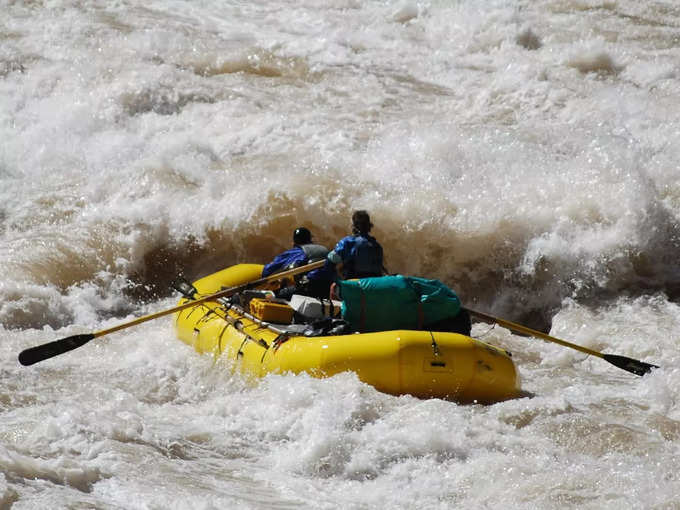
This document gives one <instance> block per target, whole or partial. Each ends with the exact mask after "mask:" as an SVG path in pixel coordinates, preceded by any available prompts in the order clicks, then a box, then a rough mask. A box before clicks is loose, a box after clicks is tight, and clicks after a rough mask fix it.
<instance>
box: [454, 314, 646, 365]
mask: <svg viewBox="0 0 680 510" xmlns="http://www.w3.org/2000/svg"><path fill="white" fill-rule="evenodd" d="M466 310H467V311H468V313H469V314H470V315H472V316H473V317H477V318H478V319H482V320H483V321H486V322H495V323H496V324H498V325H499V326H503V327H504V328H507V329H509V330H511V331H514V332H516V333H523V334H525V335H529V336H533V337H536V338H541V339H542V340H545V341H547V342H553V343H556V344H559V345H562V346H564V347H569V348H570V349H575V350H577V351H580V352H583V353H585V354H590V355H591V356H597V357H598V358H602V359H603V360H605V361H607V362H609V363H611V364H612V365H614V366H615V367H618V368H621V369H623V370H625V371H626V372H630V373H631V374H635V375H645V374H648V373H650V372H651V371H652V369H654V368H659V367H658V366H657V365H652V364H651V363H645V362H644V361H640V360H637V359H633V358H629V357H627V356H619V355H617V354H604V353H601V352H598V351H594V350H592V349H588V348H587V347H583V346H581V345H576V344H572V343H571V342H567V341H566V340H560V339H559V338H555V337H554V336H550V335H546V334H545V333H542V332H541V331H537V330H535V329H531V328H527V327H526V326H522V325H521V324H515V323H514V322H510V321H506V320H505V319H499V318H498V317H493V316H492V315H487V314H485V313H482V312H477V311H475V310H470V309H469V308H467V309H466Z"/></svg>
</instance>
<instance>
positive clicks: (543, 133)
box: [0, 0, 680, 510]
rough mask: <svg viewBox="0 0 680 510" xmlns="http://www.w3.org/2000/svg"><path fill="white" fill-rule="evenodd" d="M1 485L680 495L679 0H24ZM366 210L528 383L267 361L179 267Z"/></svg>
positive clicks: (6, 58)
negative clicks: (431, 384) (246, 374)
mask: <svg viewBox="0 0 680 510" xmlns="http://www.w3.org/2000/svg"><path fill="white" fill-rule="evenodd" d="M0 12H2V15H1V16H0V141H1V142H0V275H1V279H0V360H1V362H2V364H1V365H0V508H2V509H5V508H11V509H13V510H19V509H22V510H23V509H31V510H33V509H85V508H87V509H91V508H94V509H159V510H160V509H187V508H191V509H222V508H245V509H293V508H295V509H298V508H309V509H348V508H349V509H384V508H390V509H393V508H394V509H421V508H422V509H451V508H472V509H477V508H480V509H481V508H512V509H542V510H543V509H565V508H569V509H583V508H587V509H598V510H599V509H615V510H619V509H621V508H633V509H678V508H680V390H679V388H680V368H679V363H680V268H679V267H678V260H679V257H678V254H679V253H680V228H679V226H678V222H679V220H680V179H679V177H680V115H679V114H678V104H680V6H679V5H678V3H677V2H676V1H674V0H657V1H645V2H640V1H634V0H535V1H529V0H523V1H522V0H488V1H484V2H480V1H475V0H458V1H452V0H446V1H444V0H433V1H431V2H419V1H408V0H406V1H396V2H395V1H390V0H383V1H369V0H327V1H323V2H322V1H313V0H295V1H292V0H291V1H285V0H270V1H267V2H264V1H262V2H247V1H240V2H239V1H231V0H201V1H194V2H190V1H181V0H165V1H159V0H156V1H154V0H151V1H147V2H135V1H133V0H116V1H111V2H103V1H95V0H90V1H86V0H85V1H77V0H52V1H49V0H42V1H41V0H36V1H29V0H24V1H20V0H17V1H14V0H0ZM355 209H367V210H368V211H369V212H370V213H371V217H372V220H373V223H374V224H375V228H374V232H373V233H374V234H375V235H376V237H377V238H378V239H379V240H380V242H381V243H382V244H383V247H384V249H385V254H386V258H385V263H386V266H387V268H388V270H389V271H390V272H393V273H401V274H407V275H413V276H421V277H428V278H438V279H440V280H442V281H443V282H445V283H446V284H447V285H449V286H450V287H452V288H453V289H455V290H456V292H457V293H458V294H459V295H460V297H461V300H462V301H463V304H464V305H465V306H468V307H470V308H472V309H477V310H480V311H483V312H486V313H490V314H493V315H495V316H497V317H502V318H505V319H508V320H511V321H515V322H518V323H521V324H524V325H527V326H529V327H532V328H537V329H541V330H543V331H546V332H549V333H550V334H551V335H553V336H555V337H558V338H561V339H564V340H567V341H569V342H572V343H576V344H579V345H583V346H585V347H588V348H590V349H593V350H596V351H598V352H606V353H612V354H619V355H623V356H628V357H632V358H634V359H639V360H643V361H646V362H649V363H654V364H657V365H659V366H660V367H661V368H660V369H658V370H655V371H653V372H652V373H651V374H649V375H646V376H644V377H637V376H635V375H633V374H630V373H628V372H626V371H624V370H621V369H619V368H617V367H615V366H613V365H611V364H609V363H607V362H606V361H604V360H602V359H600V358H598V357H594V356H587V355H585V354H582V353H580V352H578V351H576V350H573V349H569V348H566V347H563V346H560V345H557V344H555V343H547V342H543V341H541V340H536V339H532V338H528V337H523V336H517V335H514V334H512V333H511V332H510V331H508V330H506V329H503V328H500V327H494V326H492V325H489V324H482V323H478V324H474V326H473V336H476V337H477V338H480V339H481V340H483V341H485V342H488V343H491V344H494V345H497V346H500V347H502V348H504V349H507V350H509V351H511V352H512V353H513V355H514V360H515V362H516V364H517V367H518V370H519V372H520V374H521V378H522V385H523V388H524V389H525V390H526V391H527V392H528V393H530V394H532V395H533V397H531V398H530V397H527V398H521V399H516V400H511V401H507V402H502V403H498V404H495V405H489V406H481V405H465V406H463V405H458V404H456V403H453V402H446V401H441V400H418V399H416V398H413V397H410V396H402V397H394V396H389V395H385V394H382V393H379V392H377V391H376V390H375V389H374V388H372V387H370V386H367V385H365V384H363V383H361V382H360V381H359V380H358V379H357V377H356V376H355V375H353V374H351V373H346V374H341V375H339V376H336V377H333V378H330V379H323V380H319V379H313V378H310V377H307V376H292V375H282V376H271V377H267V378H265V379H263V380H262V381H261V382H260V383H259V384H257V385H255V386H249V385H248V384H246V382H245V381H243V380H242V379H241V378H240V377H239V376H237V375H232V373H231V370H230V368H231V365H230V363H231V361H229V360H224V359H219V360H213V359H212V358H210V357H205V356H200V355H198V354H197V353H196V352H194V351H193V350H192V349H191V348H190V347H189V346H186V345H185V344H183V343H181V342H179V341H178V340H177V339H176V338H175V335H174V331H173V328H172V323H171V320H170V319H169V318H167V317H165V318H161V319H158V320H155V321H151V322H147V323H145V324H143V325H139V326H136V327H133V328H128V329H125V330H123V331H120V332H118V333H114V334H110V335H106V336H104V337H101V338H97V339H96V340H93V341H91V342H90V343H88V344H87V345H85V346H83V347H81V348H79V349H76V350H74V351H72V352H69V353H67V354H63V355H61V356H57V357H55V358H53V359H50V360H46V361H43V362H41V363H38V364H36V365H33V366H31V367H22V366H20V365H19V363H18V362H17V355H18V353H19V352H21V351H22V350H23V349H26V348H28V347H31V346H34V345H37V344H41V343H45V342H49V341H52V340H55V339H58V338H62V337H66V336H69V335H74V334H79V333H87V332H92V331H98V330H102V329H106V328H109V327H112V326H115V325H116V324H120V323H121V322H125V321H129V320H132V319H133V318H134V317H137V316H139V315H143V314H149V313H154V312H157V311H160V310H164V309H167V308H169V307H172V306H174V304H175V303H176V302H177V295H176V294H173V292H172V291H171V290H170V289H169V284H170V283H171V282H172V280H173V279H174V278H175V277H176V276H177V275H183V276H185V277H186V278H189V279H196V278H199V277H202V276H205V275H207V274H209V273H211V272H214V271H216V270H218V269H221V268H223V267H226V266H228V265H231V264H235V263H239V262H257V263H264V262H267V261H269V260H270V259H271V258H272V257H273V256H274V255H275V254H276V253H278V252H279V251H281V250H283V249H285V248H287V247H289V246H290V243H291V233H292V230H293V229H294V228H295V227H297V226H300V225H305V226H307V227H308V228H310V229H311V230H312V232H313V234H314V237H315V241H316V242H318V243H321V244H325V245H328V246H333V245H334V243H335V242H336V241H337V240H338V239H340V238H341V237H342V236H344V235H345V234H347V233H348V230H349V227H350V225H349V223H350V216H351V212H352V211H353V210H355Z"/></svg>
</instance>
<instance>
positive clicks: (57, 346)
mask: <svg viewBox="0 0 680 510" xmlns="http://www.w3.org/2000/svg"><path fill="white" fill-rule="evenodd" d="M325 263H326V261H325V260H319V261H317V262H312V263H311V264H306V265H304V266H300V267H296V268H293V269H289V270H288V271H283V272H281V273H275V274H272V275H269V276H266V277H264V278H259V279H257V280H253V281H249V282H246V283H243V284H241V285H237V286H235V287H229V288H228V289H223V290H221V291H219V292H215V293H214V294H210V295H209V296H204V297H202V298H200V299H195V300H190V301H187V302H186V303H182V304H181V305H177V306H173V307H172V308H168V309H167V310H162V311H160V312H156V313H152V314H150V315H145V316H143V317H138V318H136V319H134V320H131V321H129V322H124V323H123V324H118V325H117V326H114V327H112V328H108V329H102V330H101V331H96V332H94V333H87V334H83V335H74V336H69V337H66V338H62V339H60V340H54V341H53V342H49V343H46V344H42V345H36V346H35V347H31V348H29V349H26V350H24V351H21V353H19V363H21V364H22V365H25V366H26V365H33V364H34V363H37V362H39V361H43V360H46V359H49V358H53V357H55V356H58V355H60V354H64V353H65V352H68V351H72V350H73V349H77V348H78V347H81V346H83V345H85V344H86V343H87V342H89V341H90V340H92V339H94V338H97V337H100V336H104V335H108V334H109V333H113V332H115V331H120V330H121V329H126V328H130V327H132V326H137V325H138V324H142V323H143V322H147V321H150V320H153V319H157V318H159V317H163V316H165V315H170V314H171V313H176V312H181V311H182V310H185V309H187V308H193V307H194V306H198V305H200V304H202V303H205V302H206V301H215V300H217V299H219V298H223V297H228V296H231V295H234V294H236V293H238V292H242V291H244V290H246V289H248V288H252V287H258V286H260V285H263V284H265V283H269V282H273V281H276V280H281V279H283V278H286V277H288V276H294V275H296V274H301V273H306V272H308V271H312V270H314V269H318V268H320V267H322V266H323V265H324V264H325Z"/></svg>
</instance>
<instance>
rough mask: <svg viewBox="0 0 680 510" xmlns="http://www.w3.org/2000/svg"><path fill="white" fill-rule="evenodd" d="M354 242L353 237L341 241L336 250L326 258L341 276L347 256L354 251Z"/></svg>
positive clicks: (330, 252)
mask: <svg viewBox="0 0 680 510" xmlns="http://www.w3.org/2000/svg"><path fill="white" fill-rule="evenodd" d="M352 240H353V238H352V237H351V236H348V237H344V238H342V239H340V241H338V244H336V245H335V248H333V249H332V250H331V251H329V252H328V256H327V257H326V260H328V262H330V263H331V264H332V265H333V266H335V272H336V273H337V274H338V275H339V276H340V275H342V267H343V264H344V261H345V260H347V256H348V255H349V253H350V250H351V249H352Z"/></svg>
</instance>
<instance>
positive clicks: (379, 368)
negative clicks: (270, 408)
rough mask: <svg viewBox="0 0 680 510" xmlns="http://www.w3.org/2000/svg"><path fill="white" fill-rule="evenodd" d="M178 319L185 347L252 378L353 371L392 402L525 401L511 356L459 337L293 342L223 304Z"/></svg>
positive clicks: (255, 268) (204, 284) (242, 269)
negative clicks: (407, 398) (398, 398)
mask: <svg viewBox="0 0 680 510" xmlns="http://www.w3.org/2000/svg"><path fill="white" fill-rule="evenodd" d="M261 272H262V266H261V265H258V264H240V265H236V266H232V267H229V268H227V269H224V270H222V271H219V272H217V273H215V274H213V275H210V276H207V277H205V278H202V279H200V280H198V281H196V282H195V283H194V286H195V287H196V289H197V290H198V291H199V293H200V294H211V293H214V292H217V291H219V290H220V289H221V288H222V287H231V286H235V285H241V284H243V283H246V282H248V281H252V280H255V279H257V278H259V277H260V275H261ZM182 302H184V300H183V301H182ZM175 318H176V329H177V335H178V337H179V338H180V339H181V340H182V341H184V342H185V343H187V344H189V345H192V346H193V347H194V348H195V349H196V350H197V351H198V352H200V353H206V352H209V353H212V354H213V355H214V356H215V357H219V356H224V357H226V358H228V359H232V360H234V361H235V363H233V364H232V365H231V366H233V367H234V369H235V370H238V371H239V372H240V373H242V374H243V375H244V376H245V377H247V378H248V379H256V378H258V377H262V376H264V375H266V374H268V373H286V372H292V373H301V372H306V373H308V374H310V375H312V376H314V377H329V376H332V375H334V374H337V373H340V372H344V371H352V372H355V373H356V374H357V375H358V377H359V379H360V380H361V381H363V382H365V383H367V384H370V385H372V386H374V387H375V388H376V389H378V390H379V391H382V392H385V393H389V394H392V395H403V394H410V395H414V396H416V397H420V398H432V397H435V398H444V399H448V400H453V401H456V402H460V403H469V402H480V403H493V402H498V401H502V400H507V399H510V398H515V397H518V396H520V394H521V390H520V381H519V375H518V373H517V370H516V367H515V365H514V363H513V361H512V359H511V357H510V355H509V354H508V353H507V352H506V351H504V350H502V349H499V348H497V347H493V346H491V345H488V344H485V343H483V342H480V341H479V340H475V339H473V338H470V337H467V336H464V335H460V334H456V333H442V332H430V331H406V330H398V331H383V332H377V333H361V334H358V333H357V334H350V335H342V336H325V337H304V336H290V337H287V336H282V335H280V334H279V333H278V332H276V331H274V330H272V329H270V328H269V327H266V326H265V327H263V325H262V324H261V323H259V322H257V321H256V320H254V319H252V318H249V317H248V316H246V315H244V314H240V313H237V312H236V311H235V310H234V309H233V308H232V309H230V310H229V311H225V309H224V308H223V307H222V306H221V305H220V304H219V303H216V302H207V303H203V304H201V305H199V306H197V307H195V308H189V309H186V310H183V311H181V312H179V313H178V314H176V316H175Z"/></svg>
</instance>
